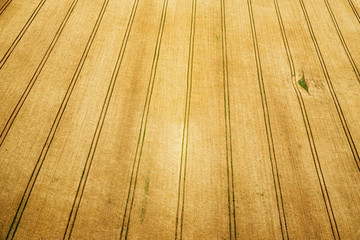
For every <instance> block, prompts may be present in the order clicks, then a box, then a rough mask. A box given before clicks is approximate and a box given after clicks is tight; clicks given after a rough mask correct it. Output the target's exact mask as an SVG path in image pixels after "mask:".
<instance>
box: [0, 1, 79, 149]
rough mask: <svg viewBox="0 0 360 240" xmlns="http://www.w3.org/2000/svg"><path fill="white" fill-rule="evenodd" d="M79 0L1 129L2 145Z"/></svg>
mask: <svg viewBox="0 0 360 240" xmlns="http://www.w3.org/2000/svg"><path fill="white" fill-rule="evenodd" d="M78 1H79V0H73V2H72V4H71V6H70V8H69V9H68V11H67V13H66V15H65V17H64V19H63V21H62V22H61V25H60V27H59V28H58V30H57V32H56V34H55V36H54V38H53V40H52V41H51V43H50V46H49V47H48V49H47V50H46V52H45V55H44V56H43V58H42V59H41V62H40V64H39V65H38V67H37V69H36V71H35V73H34V74H33V76H32V78H31V79H30V82H29V83H28V85H27V87H26V88H25V90H24V92H23V94H22V95H21V97H20V99H19V101H18V102H17V104H16V106H15V108H14V110H13V111H12V113H11V115H10V117H9V119H8V120H7V122H6V124H5V127H4V129H3V130H2V131H1V134H0V147H1V145H2V144H3V143H4V140H5V138H6V135H7V134H8V133H9V131H10V129H11V126H12V125H13V123H14V121H15V118H16V117H17V115H18V113H19V112H20V110H21V108H22V106H23V105H24V102H25V101H26V99H27V97H28V95H29V93H30V91H31V90H32V88H33V86H34V84H35V82H36V81H37V79H38V77H39V75H40V73H41V71H42V69H43V68H44V66H45V64H46V62H47V60H48V59H49V56H50V54H51V52H52V50H53V49H54V47H55V45H56V43H57V41H58V40H59V38H60V35H61V33H62V32H63V30H64V28H65V26H66V24H67V22H68V20H69V18H70V16H71V14H72V13H73V11H74V8H75V6H76V4H77V3H78Z"/></svg>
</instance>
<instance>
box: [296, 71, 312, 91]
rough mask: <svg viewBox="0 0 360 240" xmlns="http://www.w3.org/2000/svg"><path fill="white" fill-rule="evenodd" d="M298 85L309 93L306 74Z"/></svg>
mask: <svg viewBox="0 0 360 240" xmlns="http://www.w3.org/2000/svg"><path fill="white" fill-rule="evenodd" d="M298 84H299V85H300V87H302V88H303V89H304V90H305V91H306V92H307V93H309V87H308V85H307V84H306V81H305V77H304V74H303V75H302V77H301V78H300V79H299V81H298Z"/></svg>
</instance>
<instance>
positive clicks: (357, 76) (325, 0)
mask: <svg viewBox="0 0 360 240" xmlns="http://www.w3.org/2000/svg"><path fill="white" fill-rule="evenodd" d="M324 2H325V4H326V8H327V10H328V12H329V14H330V16H331V20H332V22H333V24H334V26H335V29H336V32H337V35H338V37H339V39H340V41H341V45H342V46H343V48H344V51H345V52H346V55H347V57H348V59H349V61H350V63H351V66H352V68H353V70H354V72H355V75H356V79H357V80H358V82H359V83H360V72H359V69H358V68H357V66H356V63H355V61H354V59H353V57H352V55H351V53H350V51H349V49H348V47H347V44H346V42H345V39H344V37H343V35H342V33H341V29H340V27H339V25H338V23H337V20H336V18H335V15H334V12H333V10H332V9H331V6H330V3H329V1H328V0H324Z"/></svg>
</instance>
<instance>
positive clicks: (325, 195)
mask: <svg viewBox="0 0 360 240" xmlns="http://www.w3.org/2000/svg"><path fill="white" fill-rule="evenodd" d="M274 5H275V10H276V15H277V19H278V22H279V26H280V30H281V36H282V40H283V43H284V47H285V50H286V55H287V58H288V62H289V67H290V72H291V83H292V86H293V88H294V91H295V93H296V97H297V99H298V103H299V105H300V109H301V114H302V117H303V121H304V125H305V129H306V134H307V137H308V141H309V145H310V149H311V154H312V157H313V161H314V166H315V170H316V174H317V177H318V180H319V184H320V189H321V193H322V196H323V199H324V203H325V207H326V210H327V215H328V218H329V222H330V226H331V230H332V234H333V237H334V239H340V234H339V230H338V227H337V224H336V220H335V216H334V212H333V209H332V205H331V201H330V197H329V194H328V191H327V187H326V183H325V179H324V175H323V172H322V169H321V164H320V160H319V156H318V153H317V149H316V145H315V141H314V137H313V134H312V130H311V126H310V121H309V118H308V115H307V112H306V107H305V103H304V99H303V97H302V94H301V91H300V90H299V89H298V87H297V83H296V71H295V65H294V60H293V58H292V54H291V50H290V46H289V43H288V40H287V35H286V31H285V27H284V23H283V20H282V17H281V12H280V8H279V4H278V1H277V0H274Z"/></svg>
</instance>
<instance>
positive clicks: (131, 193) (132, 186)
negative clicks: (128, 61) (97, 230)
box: [120, 0, 168, 239]
mask: <svg viewBox="0 0 360 240" xmlns="http://www.w3.org/2000/svg"><path fill="white" fill-rule="evenodd" d="M167 6H168V0H164V2H163V8H162V13H161V18H160V24H159V30H158V35H157V39H156V46H155V52H154V58H153V62H152V66H151V73H150V78H149V85H148V88H147V93H146V100H145V104H144V110H143V114H142V118H141V124H140V131H139V137H138V142H137V146H136V152H135V156H134V160H133V166H132V170H131V178H130V183H129V190H128V196H127V199H126V204H125V211H124V215H123V222H122V226H121V232H120V239H123V238H124V239H127V235H128V232H129V225H130V219H131V210H132V207H133V204H134V199H135V191H136V184H137V179H138V173H139V169H140V160H141V155H142V150H143V146H144V141H145V134H146V127H147V121H148V115H149V110H150V104H151V97H152V93H153V89H154V84H155V77H156V70H157V64H158V61H159V55H160V49H161V41H162V36H163V32H164V26H165V20H166V12H167Z"/></svg>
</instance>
